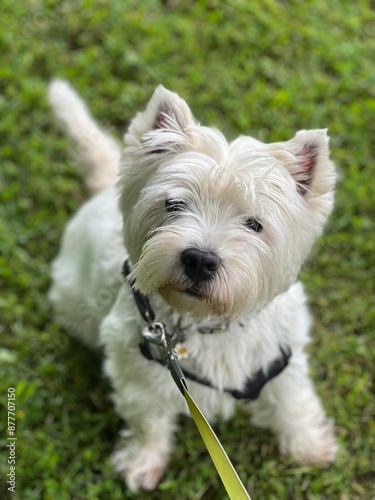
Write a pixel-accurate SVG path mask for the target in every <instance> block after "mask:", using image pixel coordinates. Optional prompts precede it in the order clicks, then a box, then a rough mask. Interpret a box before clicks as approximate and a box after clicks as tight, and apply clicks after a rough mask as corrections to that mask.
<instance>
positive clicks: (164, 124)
mask: <svg viewBox="0 0 375 500" xmlns="http://www.w3.org/2000/svg"><path fill="white" fill-rule="evenodd" d="M195 124H196V122H195V120H194V117H193V115H192V113H191V111H190V108H189V106H188V105H187V104H186V102H185V101H184V100H183V99H181V97H179V96H178V95H177V94H175V93H174V92H170V91H169V90H167V89H166V88H164V87H163V86H162V85H159V86H158V87H157V89H156V90H155V92H154V94H153V96H152V98H151V100H150V102H149V103H148V105H147V108H146V110H145V111H144V112H142V113H138V114H137V116H136V117H135V118H134V120H133V121H132V123H131V125H130V127H129V131H128V134H127V135H126V137H125V140H126V141H127V142H128V144H129V145H132V146H142V149H143V150H144V152H146V153H166V152H178V151H183V150H184V149H187V147H188V145H189V142H190V140H189V128H190V127H191V126H192V125H195Z"/></svg>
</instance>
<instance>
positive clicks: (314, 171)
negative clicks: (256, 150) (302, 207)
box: [272, 129, 335, 198]
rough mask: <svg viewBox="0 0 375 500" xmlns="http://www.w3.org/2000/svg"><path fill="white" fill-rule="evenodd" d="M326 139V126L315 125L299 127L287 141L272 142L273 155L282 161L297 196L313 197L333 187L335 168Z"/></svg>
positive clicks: (327, 139)
mask: <svg viewBox="0 0 375 500" xmlns="http://www.w3.org/2000/svg"><path fill="white" fill-rule="evenodd" d="M328 143H329V138H328V135H327V130H326V129H318V130H301V131H299V132H297V134H296V135H295V136H294V137H293V139H291V140H290V141H286V142H283V143H276V144H273V145H272V149H275V151H274V152H273V153H274V156H275V157H277V158H278V159H280V160H281V161H282V162H283V163H284V164H285V165H286V167H287V169H288V171H289V173H290V174H291V176H292V177H293V178H294V180H295V181H296V188H297V191H298V193H299V194H300V195H301V196H304V197H306V198H308V197H316V196H320V195H323V194H325V193H327V192H330V191H332V190H333V187H334V184H335V171H334V165H333V163H332V162H331V161H330V159H329V146H328ZM280 146H282V149H279V150H278V151H277V149H278V147H280Z"/></svg>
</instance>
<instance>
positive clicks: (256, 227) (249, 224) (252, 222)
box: [245, 219, 263, 233]
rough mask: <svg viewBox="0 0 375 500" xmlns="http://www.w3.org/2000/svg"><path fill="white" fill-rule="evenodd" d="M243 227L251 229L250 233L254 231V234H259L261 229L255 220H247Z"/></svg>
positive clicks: (260, 225)
mask: <svg viewBox="0 0 375 500" xmlns="http://www.w3.org/2000/svg"><path fill="white" fill-rule="evenodd" d="M245 225H246V227H247V228H248V229H251V230H252V231H255V232H256V233H260V232H261V231H262V229H263V226H262V224H261V223H260V222H258V221H257V220H256V219H247V221H246V223H245Z"/></svg>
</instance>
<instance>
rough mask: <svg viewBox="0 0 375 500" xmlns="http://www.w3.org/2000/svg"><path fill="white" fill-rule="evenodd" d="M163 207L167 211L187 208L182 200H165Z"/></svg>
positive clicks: (180, 210) (179, 210)
mask: <svg viewBox="0 0 375 500" xmlns="http://www.w3.org/2000/svg"><path fill="white" fill-rule="evenodd" d="M165 208H166V210H167V212H168V213H169V212H182V211H183V210H186V209H187V205H186V203H185V202H184V201H180V200H166V201H165Z"/></svg>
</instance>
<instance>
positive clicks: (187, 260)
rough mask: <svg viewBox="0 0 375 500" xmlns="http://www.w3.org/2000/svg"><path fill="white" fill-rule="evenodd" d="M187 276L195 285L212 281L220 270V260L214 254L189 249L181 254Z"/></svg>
mask: <svg viewBox="0 0 375 500" xmlns="http://www.w3.org/2000/svg"><path fill="white" fill-rule="evenodd" d="M181 262H182V265H183V267H184V271H185V274H186V276H187V277H188V278H190V279H191V280H192V281H193V282H194V283H200V282H201V281H207V280H209V279H211V278H212V277H213V276H214V274H215V273H216V271H217V270H218V268H219V264H220V259H219V257H218V256H217V255H216V253H214V252H202V251H201V250H198V249H197V248H188V249H187V250H184V251H183V252H182V254H181Z"/></svg>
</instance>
